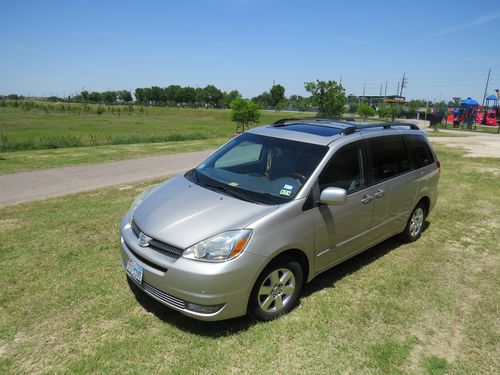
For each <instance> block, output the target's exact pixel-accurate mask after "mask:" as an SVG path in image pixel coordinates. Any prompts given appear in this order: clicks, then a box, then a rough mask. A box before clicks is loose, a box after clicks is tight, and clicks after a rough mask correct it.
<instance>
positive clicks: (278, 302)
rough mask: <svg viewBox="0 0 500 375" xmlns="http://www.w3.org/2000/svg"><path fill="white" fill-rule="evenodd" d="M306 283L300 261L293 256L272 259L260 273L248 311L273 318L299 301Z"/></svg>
mask: <svg viewBox="0 0 500 375" xmlns="http://www.w3.org/2000/svg"><path fill="white" fill-rule="evenodd" d="M302 284H303V272H302V267H301V266H300V264H299V263H298V262H297V261H295V260H294V259H292V258H279V259H277V260H275V261H273V262H271V263H270V264H269V265H268V266H267V267H266V268H265V269H264V270H263V271H262V273H261V274H260V276H259V278H258V279H257V281H256V282H255V285H254V287H253V290H252V294H251V295H250V301H249V304H248V313H249V314H250V315H251V316H252V317H253V318H255V319H258V320H273V319H276V318H277V317H279V316H281V315H283V314H286V313H287V312H288V311H290V310H291V309H292V308H293V307H294V305H295V304H296V303H297V301H298V300H299V297H300V292H301V290H302Z"/></svg>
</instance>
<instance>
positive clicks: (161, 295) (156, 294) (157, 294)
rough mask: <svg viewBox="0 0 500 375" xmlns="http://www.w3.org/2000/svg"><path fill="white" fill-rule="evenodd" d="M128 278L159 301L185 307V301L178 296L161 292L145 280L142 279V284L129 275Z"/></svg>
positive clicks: (181, 307) (180, 307)
mask: <svg viewBox="0 0 500 375" xmlns="http://www.w3.org/2000/svg"><path fill="white" fill-rule="evenodd" d="M129 279H130V280H132V281H133V283H134V284H135V285H137V286H138V287H139V288H140V289H142V290H144V291H146V292H148V293H149V294H151V295H152V296H154V297H156V298H158V299H159V300H160V301H162V302H164V303H165V304H166V305H169V306H174V307H177V308H179V309H185V308H186V302H185V301H184V300H182V299H180V298H177V297H174V296H171V295H170V294H167V293H165V292H162V291H161V290H159V289H156V288H155V287H154V286H153V285H151V284H148V283H147V282H145V281H143V282H142V284H139V283H138V282H137V281H136V280H134V278H132V277H129Z"/></svg>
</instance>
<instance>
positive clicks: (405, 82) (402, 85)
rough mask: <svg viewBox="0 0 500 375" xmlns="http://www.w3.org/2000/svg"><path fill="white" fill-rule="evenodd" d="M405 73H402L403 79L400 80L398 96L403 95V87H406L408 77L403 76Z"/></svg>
mask: <svg viewBox="0 0 500 375" xmlns="http://www.w3.org/2000/svg"><path fill="white" fill-rule="evenodd" d="M405 76H406V73H403V79H402V80H401V92H400V93H399V96H401V97H402V96H403V88H405V87H406V84H407V83H408V78H405Z"/></svg>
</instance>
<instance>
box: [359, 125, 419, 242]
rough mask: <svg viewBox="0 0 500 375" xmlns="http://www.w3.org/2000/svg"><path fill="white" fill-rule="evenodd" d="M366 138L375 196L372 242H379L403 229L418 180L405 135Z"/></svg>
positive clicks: (371, 192)
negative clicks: (414, 173) (414, 172)
mask: <svg viewBox="0 0 500 375" xmlns="http://www.w3.org/2000/svg"><path fill="white" fill-rule="evenodd" d="M367 138H368V139H367V146H368V160H369V162H370V163H369V168H370V176H369V178H370V185H371V191H370V195H371V196H372V197H373V219H372V242H379V241H382V240H384V239H385V238H388V237H390V236H392V235H394V234H396V233H399V232H401V231H402V230H403V229H404V226H405V224H406V221H407V219H408V215H409V214H410V211H411V210H412V209H413V207H412V205H413V203H414V201H415V195H416V192H417V179H416V178H415V176H414V175H413V173H412V172H413V170H414V168H413V166H412V164H411V162H410V155H409V151H408V148H407V146H406V143H405V141H404V139H403V136H402V135H400V134H398V135H388V136H383V137H380V136H375V137H370V136H369V135H368V136H367Z"/></svg>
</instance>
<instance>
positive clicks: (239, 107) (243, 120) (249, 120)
mask: <svg viewBox="0 0 500 375" xmlns="http://www.w3.org/2000/svg"><path fill="white" fill-rule="evenodd" d="M231 109H232V112H231V120H232V121H234V122H236V132H238V128H239V127H241V128H242V131H245V126H246V127H247V128H249V126H250V124H255V123H257V121H259V117H260V112H259V106H258V105H257V104H255V103H252V102H251V101H250V100H247V99H243V98H238V99H235V100H233V101H232V102H231Z"/></svg>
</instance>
